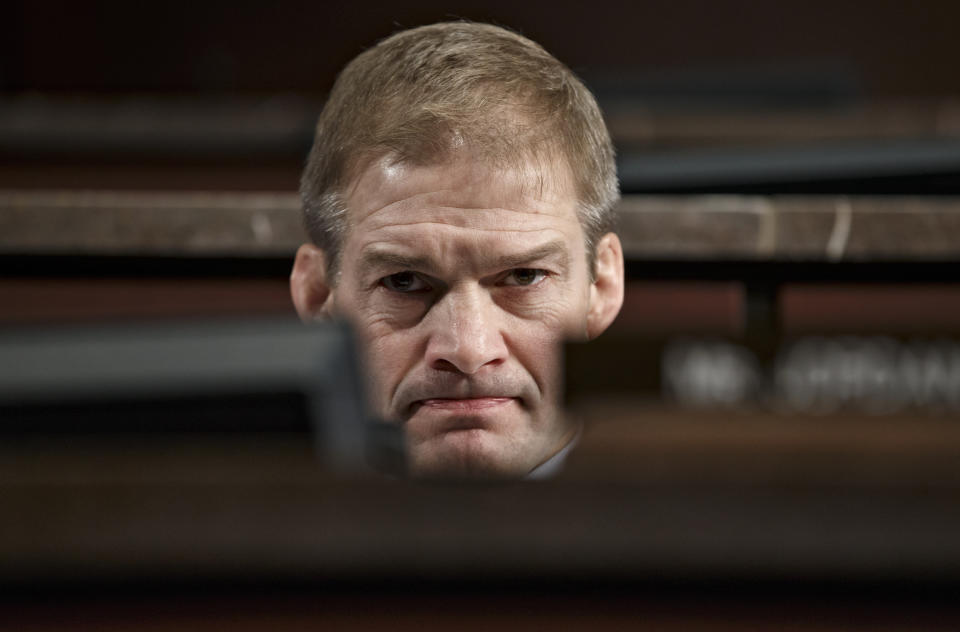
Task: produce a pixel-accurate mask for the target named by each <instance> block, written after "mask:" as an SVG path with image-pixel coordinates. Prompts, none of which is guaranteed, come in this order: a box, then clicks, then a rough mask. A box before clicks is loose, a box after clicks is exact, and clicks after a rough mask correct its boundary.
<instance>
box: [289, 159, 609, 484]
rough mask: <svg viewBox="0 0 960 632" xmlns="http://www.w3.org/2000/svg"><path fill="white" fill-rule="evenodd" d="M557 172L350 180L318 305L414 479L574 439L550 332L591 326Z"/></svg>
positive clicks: (386, 173)
mask: <svg viewBox="0 0 960 632" xmlns="http://www.w3.org/2000/svg"><path fill="white" fill-rule="evenodd" d="M563 180H564V179H561V178H556V177H553V176H550V177H547V176H544V179H543V181H542V183H541V182H539V181H538V180H537V179H536V178H534V177H532V175H531V174H525V173H520V172H518V171H511V170H507V171H504V170H494V169H490V168H487V167H485V166H483V165H481V164H478V163H475V162H473V161H471V160H469V159H460V160H456V161H452V162H450V163H448V164H441V165H438V166H404V165H395V164H391V163H390V162H389V161H387V160H382V161H380V162H376V163H374V164H372V165H371V166H369V167H368V168H367V169H366V170H365V171H363V172H362V173H361V174H360V176H359V177H358V178H357V180H356V181H355V182H354V184H353V186H352V187H351V188H350V189H349V190H348V192H347V199H346V201H347V207H348V208H349V209H350V211H349V213H350V215H349V230H348V233H347V236H346V238H345V240H344V243H343V247H342V250H341V253H340V273H339V276H338V278H337V279H336V283H330V286H331V289H330V291H329V295H328V296H327V297H326V300H325V301H324V303H323V309H324V310H326V311H328V312H329V313H332V314H335V315H340V316H342V317H345V318H347V319H348V320H349V321H350V322H351V323H352V324H353V325H354V327H355V329H356V331H357V332H358V334H359V338H360V341H361V346H362V349H363V352H364V355H365V361H366V362H365V364H366V368H367V371H368V373H369V375H370V377H371V395H372V399H373V402H374V405H375V409H376V411H377V412H378V413H379V414H380V415H381V416H382V417H384V418H387V419H390V420H393V421H396V422H398V423H401V424H403V426H404V428H405V433H406V436H407V446H408V457H409V467H410V470H411V473H412V474H414V475H454V476H459V475H482V476H522V475H523V474H526V473H527V472H529V471H530V470H532V469H533V468H535V467H536V466H537V465H539V464H541V463H543V462H544V461H546V460H547V459H549V458H550V457H551V456H552V455H554V454H555V453H556V452H557V451H559V450H560V449H561V448H562V447H563V446H564V445H566V444H567V443H568V442H569V441H570V439H571V438H572V436H573V435H574V433H575V428H574V427H573V425H572V424H571V423H570V422H569V421H568V420H567V419H566V418H565V417H564V415H563V414H562V411H561V408H560V396H561V388H562V384H561V381H562V380H561V366H560V364H561V362H560V358H559V353H560V343H561V342H562V340H563V339H564V338H584V337H587V336H588V335H590V334H593V335H596V333H599V331H596V332H593V331H591V329H592V328H593V329H595V328H596V327H595V325H596V323H594V320H595V319H591V317H590V316H589V314H590V312H591V306H592V305H593V304H594V303H595V302H596V293H597V292H596V287H595V285H596V284H595V283H593V282H592V281H591V279H590V274H589V271H588V269H587V256H586V252H585V245H584V234H583V230H582V228H581V225H580V222H579V220H578V218H577V213H576V198H575V197H574V195H573V193H572V192H571V191H569V190H568V188H567V187H565V186H563V185H562V181H563ZM541 184H542V186H541ZM609 238H613V239H614V240H615V239H616V238H615V237H614V236H612V235H608V236H607V237H606V238H605V239H609ZM616 249H617V251H616V254H617V256H618V257H619V244H618V243H617V244H616ZM621 274H622V272H621ZM295 275H296V271H295ZM295 294H296V291H295ZM617 308H619V303H617ZM615 313H616V311H615V310H614V315H615ZM610 320H612V317H611V318H610ZM605 326H606V325H605V324H603V327H605Z"/></svg>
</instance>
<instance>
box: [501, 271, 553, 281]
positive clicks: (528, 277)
mask: <svg viewBox="0 0 960 632" xmlns="http://www.w3.org/2000/svg"><path fill="white" fill-rule="evenodd" d="M546 276H547V273H546V272H545V271H544V270H539V269H537V268H517V269H516V270H511V271H510V274H508V275H507V277H506V278H505V279H504V280H503V284H504V285H536V284H537V283H540V282H541V281H543V279H544V278H546Z"/></svg>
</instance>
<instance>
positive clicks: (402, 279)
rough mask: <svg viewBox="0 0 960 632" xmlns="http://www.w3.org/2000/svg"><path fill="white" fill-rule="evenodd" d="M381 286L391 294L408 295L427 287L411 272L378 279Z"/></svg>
mask: <svg viewBox="0 0 960 632" xmlns="http://www.w3.org/2000/svg"><path fill="white" fill-rule="evenodd" d="M380 283H381V285H383V286H384V287H386V288H387V289H388V290H390V291H392V292H400V293H408V292H419V291H422V290H425V289H427V288H428V287H429V286H428V285H427V284H426V283H425V282H424V280H423V279H421V278H420V277H419V276H418V275H417V274H415V273H413V272H398V273H396V274H391V275H390V276H385V277H383V278H382V279H380Z"/></svg>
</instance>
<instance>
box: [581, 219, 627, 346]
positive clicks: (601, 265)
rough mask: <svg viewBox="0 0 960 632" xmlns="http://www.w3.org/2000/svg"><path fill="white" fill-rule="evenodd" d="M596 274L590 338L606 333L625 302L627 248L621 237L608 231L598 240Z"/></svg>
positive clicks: (591, 299) (589, 320) (590, 311)
mask: <svg viewBox="0 0 960 632" xmlns="http://www.w3.org/2000/svg"><path fill="white" fill-rule="evenodd" d="M594 265H595V271H596V276H595V278H594V281H593V284H592V285H591V286H590V308H589V311H588V312H587V338H590V339H592V338H596V337H597V336H599V335H600V334H602V333H603V332H604V331H605V330H606V329H607V327H609V326H610V323H612V322H613V319H614V318H616V317H617V314H618V313H620V306H621V305H623V247H622V246H621V245H620V238H619V237H617V236H616V235H615V234H613V233H607V234H606V235H604V236H603V237H601V238H600V241H598V242H597V251H596V258H595V264H594Z"/></svg>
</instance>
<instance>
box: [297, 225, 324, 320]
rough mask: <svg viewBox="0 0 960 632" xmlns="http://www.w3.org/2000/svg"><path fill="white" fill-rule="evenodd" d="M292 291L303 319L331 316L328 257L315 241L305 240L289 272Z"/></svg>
mask: <svg viewBox="0 0 960 632" xmlns="http://www.w3.org/2000/svg"><path fill="white" fill-rule="evenodd" d="M290 295H291V296H292V297H293V305H294V306H295V307H296V308H297V314H298V315H299V316H300V320H302V321H304V322H310V321H314V320H320V319H324V318H330V315H331V312H332V308H333V288H332V286H331V284H330V280H329V279H327V265H326V257H324V253H323V250H321V249H320V248H317V247H316V246H314V245H313V244H303V245H302V246H300V248H298V249H297V257H296V259H295V260H294V262H293V271H292V272H291V273H290Z"/></svg>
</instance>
